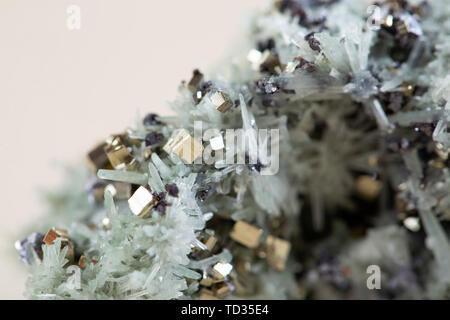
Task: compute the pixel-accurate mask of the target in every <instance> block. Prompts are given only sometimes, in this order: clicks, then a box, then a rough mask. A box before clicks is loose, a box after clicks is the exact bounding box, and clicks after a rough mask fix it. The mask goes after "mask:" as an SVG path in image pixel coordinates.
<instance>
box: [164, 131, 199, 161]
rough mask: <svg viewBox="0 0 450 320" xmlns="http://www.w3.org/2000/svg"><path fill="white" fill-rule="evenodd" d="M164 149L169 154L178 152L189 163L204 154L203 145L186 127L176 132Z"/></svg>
mask: <svg viewBox="0 0 450 320" xmlns="http://www.w3.org/2000/svg"><path fill="white" fill-rule="evenodd" d="M163 149H164V151H165V152H167V153H169V154H176V155H177V156H179V157H180V158H181V159H183V160H184V161H185V162H186V163H188V164H192V163H194V161H195V159H197V158H198V157H200V156H201V155H202V154H203V145H202V144H201V143H200V142H198V141H197V140H195V139H194V138H193V137H192V136H191V135H190V134H189V132H188V131H187V130H185V129H183V130H180V131H178V132H177V133H174V134H173V135H172V137H171V138H170V139H169V141H168V142H167V143H166V145H165V146H164V148H163Z"/></svg>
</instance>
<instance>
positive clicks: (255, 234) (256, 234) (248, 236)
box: [230, 221, 262, 249]
mask: <svg viewBox="0 0 450 320" xmlns="http://www.w3.org/2000/svg"><path fill="white" fill-rule="evenodd" d="M261 235H262V230H261V229H259V228H257V227H254V226H252V225H250V224H248V223H247V222H244V221H238V222H236V224H235V225H234V227H233V230H232V231H231V232H230V237H231V238H232V239H233V240H234V241H236V242H239V243H240V244H242V245H244V246H246V247H247V248H251V249H255V248H256V247H258V246H259V242H260V239H261Z"/></svg>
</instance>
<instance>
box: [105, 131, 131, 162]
mask: <svg viewBox="0 0 450 320" xmlns="http://www.w3.org/2000/svg"><path fill="white" fill-rule="evenodd" d="M105 152H106V156H107V157H108V159H109V162H110V163H111V165H112V166H113V167H114V169H123V168H125V167H127V166H130V165H132V164H133V163H134V162H135V159H134V158H133V157H132V156H131V154H130V153H129V152H128V148H127V146H126V145H125V144H124V143H123V142H122V139H121V138H120V136H115V137H112V138H110V139H108V141H107V146H106V147H105Z"/></svg>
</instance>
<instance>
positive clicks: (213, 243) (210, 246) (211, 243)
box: [204, 236, 217, 251]
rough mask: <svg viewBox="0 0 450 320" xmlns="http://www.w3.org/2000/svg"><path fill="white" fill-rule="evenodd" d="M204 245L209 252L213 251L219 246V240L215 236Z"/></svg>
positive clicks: (210, 237)
mask: <svg viewBox="0 0 450 320" xmlns="http://www.w3.org/2000/svg"><path fill="white" fill-rule="evenodd" d="M204 244H205V246H206V247H207V248H208V251H212V250H213V249H214V247H215V246H216V244H217V238H216V237H214V236H209V237H208V239H206V240H205V242H204Z"/></svg>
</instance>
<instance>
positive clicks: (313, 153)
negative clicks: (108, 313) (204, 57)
mask: <svg viewBox="0 0 450 320" xmlns="http://www.w3.org/2000/svg"><path fill="white" fill-rule="evenodd" d="M449 18H450V5H449V4H448V0H433V1H428V2H427V1H417V0H409V1H406V0H386V1H380V2H378V3H373V2H372V1H362V0H303V1H294V0H282V1H275V3H274V4H272V5H271V7H270V9H267V10H266V11H263V12H260V13H258V14H255V15H254V17H253V19H252V23H251V25H250V28H249V30H248V32H247V38H245V41H242V43H241V45H240V46H236V47H238V49H237V52H234V55H233V57H232V59H230V61H228V62H225V63H223V64H221V65H220V66H219V67H218V68H217V70H215V71H214V72H211V73H210V74H208V75H206V73H205V74H203V73H202V71H199V70H195V71H194V73H193V75H192V79H190V80H189V81H186V82H183V83H182V84H181V86H180V89H179V94H178V97H177V98H176V99H175V101H174V102H173V103H172V107H173V109H174V111H175V112H176V116H173V117H164V116H162V115H157V114H149V115H147V116H145V117H144V118H143V119H142V118H139V119H138V120H137V121H136V123H135V124H134V125H133V126H131V127H130V128H128V129H127V130H125V131H124V132H119V133H117V134H114V135H112V136H111V137H109V138H107V139H105V141H103V142H102V143H100V144H99V145H97V146H95V147H94V148H92V149H91V151H89V153H88V155H87V160H88V166H85V165H84V166H80V167H76V168H69V169H68V176H67V179H66V180H67V182H66V183H65V184H63V185H62V186H61V188H59V189H57V190H54V191H50V192H48V193H47V194H46V196H47V203H48V204H49V214H48V216H47V217H46V218H45V219H43V220H44V221H40V222H39V223H37V224H35V225H34V226H33V231H34V232H33V233H32V234H31V235H29V236H28V237H27V238H26V239H25V240H23V241H21V242H18V243H17V248H18V249H19V254H20V258H21V260H22V261H24V262H25V263H26V264H29V265H30V275H29V277H28V281H27V295H28V297H30V298H33V299H227V298H252V299H254V298H264V299H323V298H328V299H330V298H332V299H335V298H338V299H361V298H363V299H400V298H414V299H423V298H439V299H442V298H444V299H445V298H448V297H449V294H448V292H449V290H448V289H449V283H450V246H449V242H448V239H447V233H448V230H449V223H448V221H449V220H450V192H449V190H450V175H449V171H448V165H449V159H448V150H449V147H450V136H449V133H448V128H447V124H448V120H449V111H448V110H449V108H448V103H449V102H448V101H449V99H450V75H448V70H449V67H450V47H449V45H448V43H449V40H450V19H449ZM214 41H216V40H214ZM214 41H213V42H214ZM86 120H87V121H97V120H98V119H86ZM196 123H201V125H202V128H203V130H207V129H217V130H216V132H215V134H213V135H211V136H210V137H206V136H200V138H198V137H197V136H196V133H195V132H194V131H195V130H194V129H195V124H196ZM230 129H243V130H245V133H246V137H247V138H249V143H248V144H247V145H244V147H238V148H237V150H234V149H232V148H230V147H229V142H230V141H228V140H229V139H227V136H226V132H228V131H229V130H230ZM260 129H268V131H267V132H270V134H269V135H268V136H267V137H266V140H264V141H265V142H266V143H267V142H268V141H269V139H270V140H272V141H271V143H272V150H275V149H277V150H279V170H278V171H277V172H276V174H263V171H264V170H265V169H267V168H268V167H269V166H270V163H269V162H268V161H269V159H268V158H267V157H264V156H262V155H261V154H260V153H258V151H255V150H258V148H256V146H255V145H254V144H255V143H256V142H255V141H256V139H252V137H253V138H255V137H257V136H258V134H259V132H260ZM272 132H277V136H275V135H274V134H272ZM264 141H263V143H264ZM273 143H274V144H273ZM185 150H190V151H192V152H188V153H186V152H183V151H185ZM233 150H234V151H233ZM207 151H208V152H207ZM242 153H243V154H244V155H245V157H244V159H245V161H244V162H243V163H242V162H239V161H235V162H233V161H231V163H230V161H224V160H223V158H222V159H220V158H219V157H216V156H218V155H224V154H227V159H232V160H235V158H237V157H238V155H239V154H241V155H242ZM205 155H209V159H205ZM206 158H208V156H206ZM198 159H203V160H209V161H200V162H198V161H197V160H198ZM86 186H87V187H86ZM374 266H375V267H376V268H378V270H379V271H380V272H381V275H380V276H381V288H377V289H379V290H370V289H371V288H369V287H368V285H367V278H368V274H367V270H370V268H371V267H372V268H373V267H374ZM372 289H373V288H372Z"/></svg>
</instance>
